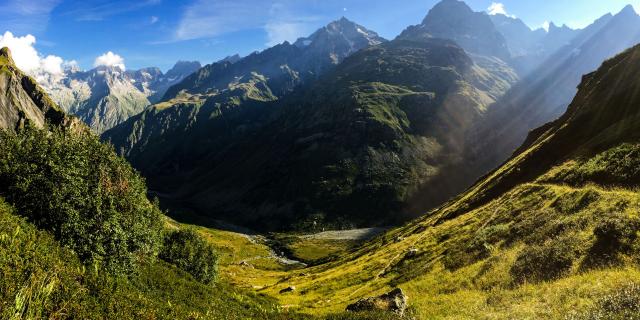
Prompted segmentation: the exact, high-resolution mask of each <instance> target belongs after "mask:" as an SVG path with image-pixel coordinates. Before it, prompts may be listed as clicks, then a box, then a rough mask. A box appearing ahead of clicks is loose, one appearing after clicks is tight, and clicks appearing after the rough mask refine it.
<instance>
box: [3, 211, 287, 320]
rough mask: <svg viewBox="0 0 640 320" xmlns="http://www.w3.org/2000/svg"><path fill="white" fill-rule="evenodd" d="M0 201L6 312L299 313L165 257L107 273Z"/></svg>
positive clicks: (12, 315)
mask: <svg viewBox="0 0 640 320" xmlns="http://www.w3.org/2000/svg"><path fill="white" fill-rule="evenodd" d="M12 210H13V209H12V208H11V207H10V206H9V205H7V204H5V203H4V202H2V201H0V253H1V254H0V279H2V280H1V281H0V318H2V319H39V318H56V319H60V318H68V317H72V318H79V319H132V318H139V319H187V318H189V319H251V318H265V319H291V318H293V319H296V318H298V316H296V315H294V314H290V313H288V312H286V311H283V310H282V309H281V308H280V307H279V306H278V305H277V304H274V303H273V300H272V299H269V298H265V297H261V296H258V295H256V294H252V293H249V292H245V291H241V290H239V289H235V288H233V287H232V286H230V285H229V284H227V283H224V282H223V283H220V284H217V285H215V286H205V285H203V284H200V283H198V282H196V281H195V280H193V279H192V278H191V277H190V276H189V275H187V274H185V273H182V272H180V271H179V270H177V269H176V268H174V267H172V266H170V265H167V264H165V263H162V262H153V263H147V264H146V265H145V266H144V267H143V268H142V270H141V272H140V274H138V275H136V276H133V277H131V278H130V279H128V280H127V279H113V278H110V277H103V276H102V275H100V274H96V272H94V271H92V270H87V269H86V268H84V267H82V265H81V264H80V263H79V261H78V260H77V258H76V257H75V256H74V255H73V253H72V252H70V251H69V250H67V249H65V248H63V247H61V246H60V245H59V244H58V243H57V242H56V241H55V240H54V239H53V237H52V236H51V235H49V234H48V233H46V232H44V231H39V230H37V229H36V228H34V227H33V226H32V225H31V224H29V223H27V222H25V221H24V220H23V219H21V218H18V217H17V216H16V215H14V214H13V213H12Z"/></svg>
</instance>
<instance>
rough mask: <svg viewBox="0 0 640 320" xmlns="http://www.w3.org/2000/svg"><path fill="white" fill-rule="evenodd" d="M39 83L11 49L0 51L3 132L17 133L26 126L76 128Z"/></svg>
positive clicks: (70, 118) (73, 121) (1, 124)
mask: <svg viewBox="0 0 640 320" xmlns="http://www.w3.org/2000/svg"><path fill="white" fill-rule="evenodd" d="M76 122H77V121H76V120H75V119H74V118H73V117H69V116H67V115H66V114H65V113H64V112H63V111H62V110H61V109H60V107H58V105H56V104H55V103H54V102H53V101H51V99H49V97H48V96H47V94H46V93H45V92H44V91H43V90H42V88H40V86H39V85H38V84H37V83H36V81H35V80H34V79H33V78H31V77H29V76H27V75H26V74H24V73H23V72H22V71H20V70H19V69H18V68H17V67H16V65H15V63H14V61H13V58H12V56H11V51H10V50H9V48H2V49H1V50H0V129H8V130H16V129H19V128H21V127H24V126H25V125H34V126H36V127H39V128H41V127H43V126H44V125H45V124H47V123H49V124H51V125H63V126H74V125H75V123H76Z"/></svg>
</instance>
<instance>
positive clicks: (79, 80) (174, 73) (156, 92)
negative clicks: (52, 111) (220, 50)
mask: <svg viewBox="0 0 640 320" xmlns="http://www.w3.org/2000/svg"><path fill="white" fill-rule="evenodd" d="M199 68H200V63H199V62H186V61H180V62H178V63H176V64H175V66H174V67H173V68H172V69H170V70H169V71H167V73H166V74H163V73H162V71H161V70H160V69H158V68H144V69H141V70H136V71H124V70H122V69H121V68H120V67H119V66H100V67H96V68H95V69H92V70H89V71H80V70H78V69H77V68H68V69H66V70H65V73H64V75H63V76H62V77H61V79H46V81H45V82H43V83H41V85H42V86H43V87H44V89H45V90H46V91H47V93H49V95H50V96H51V98H52V99H53V100H54V101H55V102H56V103H57V104H58V105H59V106H60V107H61V108H62V109H63V110H65V111H66V112H68V113H70V114H73V115H76V116H78V117H79V118H80V119H81V120H82V121H84V122H85V123H87V125H89V127H91V129H92V130H94V131H95V132H97V133H102V132H104V131H106V130H108V129H111V128H112V127H114V126H116V125H118V124H120V123H122V122H124V121H125V120H127V119H128V118H129V117H131V116H134V115H136V114H138V113H140V112H142V111H143V110H144V109H145V108H146V107H148V106H149V105H151V104H152V103H154V102H157V101H159V100H160V98H162V96H163V95H164V94H165V92H166V91H167V90H168V89H169V88H170V87H171V86H172V85H174V84H177V83H179V82H180V81H182V80H183V79H184V78H185V77H186V76H188V75H190V74H192V73H193V72H195V71H197V70H198V69H199Z"/></svg>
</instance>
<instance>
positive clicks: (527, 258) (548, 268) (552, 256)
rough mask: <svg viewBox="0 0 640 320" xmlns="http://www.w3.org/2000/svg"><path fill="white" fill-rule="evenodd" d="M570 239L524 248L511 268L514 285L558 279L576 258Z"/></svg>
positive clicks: (574, 246) (550, 241)
mask: <svg viewBox="0 0 640 320" xmlns="http://www.w3.org/2000/svg"><path fill="white" fill-rule="evenodd" d="M575 248H576V245H575V242H574V241H573V240H572V239H568V238H557V239H554V240H549V241H547V242H545V243H544V244H542V245H532V246H528V247H526V248H525V249H524V250H522V252H520V254H519V255H518V257H517V258H516V261H515V262H514V263H513V265H512V266H511V270H510V273H511V276H512V277H513V280H514V281H515V282H516V283H524V282H540V281H547V280H553V279H557V278H560V277H561V276H563V275H565V274H566V273H567V272H569V270H570V269H571V267H572V266H573V261H574V260H575V259H576V257H577V253H576V250H575Z"/></svg>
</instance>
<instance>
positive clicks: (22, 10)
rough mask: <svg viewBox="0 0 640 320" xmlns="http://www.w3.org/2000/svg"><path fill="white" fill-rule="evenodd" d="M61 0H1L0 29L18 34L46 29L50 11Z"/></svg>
mask: <svg viewBox="0 0 640 320" xmlns="http://www.w3.org/2000/svg"><path fill="white" fill-rule="evenodd" d="M60 2H61V0H28V1H25V0H2V1H0V30H11V31H13V32H16V33H18V34H26V33H35V32H40V31H43V30H44V29H46V27H47V24H48V21H49V16H50V14H51V11H52V10H53V9H54V8H55V7H56V6H58V4H60Z"/></svg>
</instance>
